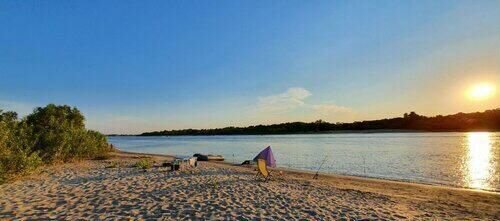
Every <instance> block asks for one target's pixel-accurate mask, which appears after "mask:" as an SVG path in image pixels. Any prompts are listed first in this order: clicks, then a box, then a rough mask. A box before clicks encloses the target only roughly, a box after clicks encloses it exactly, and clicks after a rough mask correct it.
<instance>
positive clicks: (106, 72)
mask: <svg viewBox="0 0 500 221" xmlns="http://www.w3.org/2000/svg"><path fill="white" fill-rule="evenodd" d="M499 21H500V2H499V1H400V2H398V1H3V0H0V42H1V43H0V108H1V109H7V110H15V111H18V112H20V113H21V114H26V113H29V112H30V111H31V110H32V108H33V107H36V106H41V105H45V104H47V103H57V104H69V105H72V106H77V107H78V108H80V109H81V110H82V111H83V112H84V113H85V115H86V117H87V125H88V126H89V127H90V128H93V129H97V130H99V131H102V132H104V133H138V132H143V131H150V130H160V129H180V128H207V127H223V126H229V125H235V126H245V125H253V124H260V123H278V122H286V121H313V120H316V119H323V120H327V121H332V122H338V121H344V122H350V121H354V120H364V119H375V118H381V117H394V116H400V115H402V114H403V113H404V112H408V111H417V112H418V113H422V114H428V115H435V114H449V113H455V112H459V111H463V112H468V111H482V110H484V109H489V108H497V107H499V106H500V99H498V97H499V95H498V93H497V94H496V97H495V96H493V97H492V98H490V99H487V100H482V101H471V100H467V99H466V96H464V93H465V91H466V90H467V88H468V87H470V86H471V85H474V84H476V83H479V82H488V83H491V84H493V85H495V86H496V87H497V88H499V82H500V28H498V27H499V26H498V23H499ZM497 92H498V90H497Z"/></svg>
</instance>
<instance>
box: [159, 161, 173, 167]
mask: <svg viewBox="0 0 500 221" xmlns="http://www.w3.org/2000/svg"><path fill="white" fill-rule="evenodd" d="M161 166H162V167H170V166H172V163H171V162H164V163H162V164H161Z"/></svg>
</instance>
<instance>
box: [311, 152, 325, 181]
mask: <svg viewBox="0 0 500 221" xmlns="http://www.w3.org/2000/svg"><path fill="white" fill-rule="evenodd" d="M327 157H328V155H326V156H325V158H324V159H323V161H322V162H321V165H319V168H318V170H317V171H316V174H314V176H313V180H315V179H318V176H319V170H321V167H323V164H325V162H326V158H327Z"/></svg>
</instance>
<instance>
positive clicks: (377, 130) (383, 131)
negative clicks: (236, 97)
mask: <svg viewBox="0 0 500 221" xmlns="http://www.w3.org/2000/svg"><path fill="white" fill-rule="evenodd" d="M474 132H485V133H498V132H500V130H475V131H466V130H464V131H459V130H404V129H401V130H399V129H374V130H333V131H324V132H302V133H269V134H184V135H142V134H107V135H106V136H108V137H183V136H207V137H210V136H271V135H312V134H318V135H321V134H384V133H387V134H391V133H474Z"/></svg>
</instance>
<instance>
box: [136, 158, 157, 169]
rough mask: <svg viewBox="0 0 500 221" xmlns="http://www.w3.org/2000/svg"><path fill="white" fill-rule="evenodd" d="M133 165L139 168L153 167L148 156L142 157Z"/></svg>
mask: <svg viewBox="0 0 500 221" xmlns="http://www.w3.org/2000/svg"><path fill="white" fill-rule="evenodd" d="M134 167H137V168H141V169H149V168H151V167H153V161H152V160H151V159H149V158H143V159H140V160H139V161H137V162H136V163H135V164H134Z"/></svg>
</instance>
